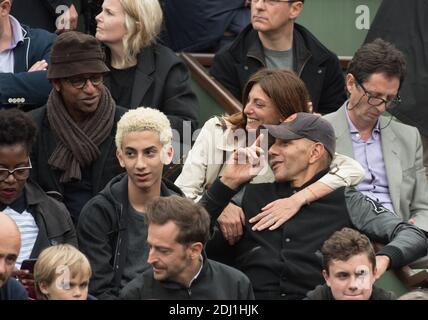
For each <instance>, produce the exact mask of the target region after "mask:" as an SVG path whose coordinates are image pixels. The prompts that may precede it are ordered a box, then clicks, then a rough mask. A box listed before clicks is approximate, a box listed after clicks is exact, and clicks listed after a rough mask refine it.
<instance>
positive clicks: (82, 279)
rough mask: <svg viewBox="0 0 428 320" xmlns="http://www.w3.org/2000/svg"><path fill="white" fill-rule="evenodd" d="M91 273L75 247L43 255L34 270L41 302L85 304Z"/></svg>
mask: <svg viewBox="0 0 428 320" xmlns="http://www.w3.org/2000/svg"><path fill="white" fill-rule="evenodd" d="M91 274H92V270H91V266H90V264H89V261H88V259H87V258H86V256H85V255H84V254H83V253H81V252H80V251H79V250H78V249H76V248H75V247H73V246H71V245H68V244H60V245H56V246H52V247H49V248H47V249H45V250H43V251H42V253H41V254H40V256H39V258H38V260H37V263H36V265H35V267H34V282H35V283H34V286H35V289H36V296H37V299H39V300H86V299H87V297H88V285H89V279H90V277H91Z"/></svg>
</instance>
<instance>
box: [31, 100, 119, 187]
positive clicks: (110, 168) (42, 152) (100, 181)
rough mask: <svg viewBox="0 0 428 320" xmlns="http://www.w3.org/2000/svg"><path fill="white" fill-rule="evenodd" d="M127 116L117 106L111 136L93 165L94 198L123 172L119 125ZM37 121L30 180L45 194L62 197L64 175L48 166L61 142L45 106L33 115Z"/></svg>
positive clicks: (33, 112)
mask: <svg viewBox="0 0 428 320" xmlns="http://www.w3.org/2000/svg"><path fill="white" fill-rule="evenodd" d="M125 112H126V109H124V108H121V107H119V106H116V113H115V116H114V117H115V118H114V126H113V129H112V130H111V133H110V135H109V136H108V137H107V139H106V140H104V142H103V143H101V145H100V147H99V148H100V151H101V155H100V157H99V158H98V159H97V160H96V161H95V162H94V163H93V164H92V194H93V195H96V194H97V193H98V192H99V191H101V190H102V189H103V188H104V187H105V185H106V184H107V182H109V181H110V179H112V178H113V177H114V176H116V175H118V174H119V173H121V172H123V169H122V168H121V167H120V165H119V162H118V160H117V158H116V145H115V141H114V138H115V134H116V123H117V122H118V121H119V119H120V117H121V116H122V115H123V114H124V113H125ZM30 115H31V116H32V117H33V119H34V120H35V122H36V124H37V127H38V133H37V140H36V143H35V144H34V146H33V149H32V152H31V164H32V166H33V169H32V170H31V178H32V179H33V180H34V181H36V182H37V183H38V184H39V185H40V186H41V187H42V188H43V190H45V191H57V192H59V193H61V194H63V191H64V190H63V185H62V184H61V183H60V182H59V180H60V177H61V171H60V170H55V169H53V168H52V167H50V166H49V164H48V160H49V158H50V156H51V155H52V153H53V152H54V150H55V148H56V145H57V142H58V139H57V138H56V136H55V134H54V132H53V131H52V129H51V127H50V124H49V121H48V118H47V114H46V106H44V107H43V108H39V109H36V110H33V111H31V112H30Z"/></svg>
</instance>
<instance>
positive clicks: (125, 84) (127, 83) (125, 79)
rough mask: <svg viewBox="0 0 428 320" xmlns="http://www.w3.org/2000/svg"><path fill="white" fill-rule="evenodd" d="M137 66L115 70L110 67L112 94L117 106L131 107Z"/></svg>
mask: <svg viewBox="0 0 428 320" xmlns="http://www.w3.org/2000/svg"><path fill="white" fill-rule="evenodd" d="M136 68H137V66H133V67H131V68H127V69H123V70H120V69H115V68H113V67H111V66H110V70H111V71H110V73H109V75H108V77H110V88H109V89H110V92H111V95H112V97H113V99H114V100H115V101H116V104H117V105H119V106H122V107H125V108H129V107H130V105H131V97H132V84H133V83H134V78H135V70H136Z"/></svg>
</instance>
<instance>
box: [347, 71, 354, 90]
mask: <svg viewBox="0 0 428 320" xmlns="http://www.w3.org/2000/svg"><path fill="white" fill-rule="evenodd" d="M345 81H346V90H348V92H349V93H351V91H352V90H353V89H354V88H355V85H356V82H355V78H354V76H353V75H352V74H350V73H348V74H347V75H346V79H345Z"/></svg>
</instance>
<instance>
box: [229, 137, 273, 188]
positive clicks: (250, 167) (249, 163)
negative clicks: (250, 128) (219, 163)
mask: <svg viewBox="0 0 428 320" xmlns="http://www.w3.org/2000/svg"><path fill="white" fill-rule="evenodd" d="M262 140H263V134H260V136H259V137H258V138H257V139H256V141H254V143H253V144H252V145H251V146H250V147H247V148H239V149H238V150H236V151H235V152H233V153H232V155H231V156H230V158H229V159H228V160H227V161H226V164H225V166H224V170H223V174H222V176H221V178H220V180H221V181H222V182H223V183H224V184H225V185H227V186H228V187H229V188H231V189H237V188H239V186H240V185H242V184H244V183H246V182H248V181H250V180H251V179H252V178H254V177H255V176H256V175H257V174H258V173H259V172H260V171H261V170H262V169H263V168H264V167H265V166H266V163H267V162H266V156H265V152H264V151H263V149H262V148H261V147H260V145H261V143H262Z"/></svg>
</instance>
